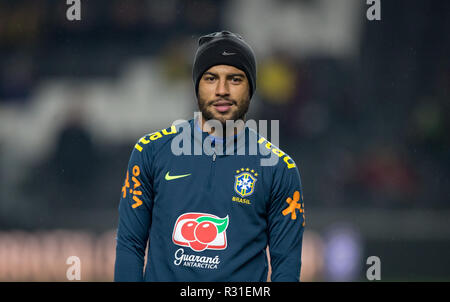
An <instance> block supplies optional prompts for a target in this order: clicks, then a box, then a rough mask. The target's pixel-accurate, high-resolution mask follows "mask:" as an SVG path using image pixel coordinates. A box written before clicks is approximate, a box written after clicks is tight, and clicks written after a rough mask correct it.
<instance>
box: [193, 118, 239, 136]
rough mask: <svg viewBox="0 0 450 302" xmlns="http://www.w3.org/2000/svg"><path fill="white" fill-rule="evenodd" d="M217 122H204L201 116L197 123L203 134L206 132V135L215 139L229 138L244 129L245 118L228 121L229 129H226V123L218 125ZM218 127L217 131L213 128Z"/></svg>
mask: <svg viewBox="0 0 450 302" xmlns="http://www.w3.org/2000/svg"><path fill="white" fill-rule="evenodd" d="M217 122H218V121H217V120H214V122H211V121H210V120H208V121H207V120H205V119H204V118H203V116H200V117H199V123H200V128H201V129H202V131H203V132H208V134H210V135H212V136H215V137H221V138H223V137H230V136H235V135H237V134H238V133H240V132H241V131H242V130H243V129H244V128H245V116H244V117H243V118H242V119H241V120H237V121H230V122H229V123H230V125H229V126H230V127H228V128H227V127H226V125H227V123H225V124H222V123H220V125H218V123H217ZM215 125H216V127H218V129H217V130H216V129H215V127H214V126H215Z"/></svg>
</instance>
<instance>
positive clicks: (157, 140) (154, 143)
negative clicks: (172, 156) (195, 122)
mask: <svg viewBox="0 0 450 302" xmlns="http://www.w3.org/2000/svg"><path fill="white" fill-rule="evenodd" d="M183 126H184V123H179V124H176V125H175V124H172V125H170V126H169V127H167V128H164V129H160V130H158V131H154V132H151V133H148V134H145V135H144V136H142V137H141V138H140V139H138V141H137V142H136V144H135V146H134V149H136V150H137V151H139V152H144V151H146V152H149V151H150V150H158V149H160V148H162V146H164V145H165V144H166V143H168V142H170V141H171V140H172V139H173V138H174V137H175V136H176V135H177V134H178V133H179V132H180V129H182V127H183Z"/></svg>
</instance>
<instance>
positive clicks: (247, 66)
mask: <svg viewBox="0 0 450 302" xmlns="http://www.w3.org/2000/svg"><path fill="white" fill-rule="evenodd" d="M215 65H230V66H234V67H236V68H238V69H240V70H242V71H244V72H245V74H246V76H247V78H248V83H249V86H250V98H251V97H252V95H253V92H254V91H255V89H256V59H255V55H254V53H253V50H252V49H251V47H250V45H248V44H247V43H246V42H245V41H244V39H243V38H242V37H241V36H239V35H237V34H235V33H232V32H229V31H221V32H215V33H211V34H208V35H205V36H202V37H200V39H199V40H198V49H197V53H196V54H195V59H194V66H193V69H192V77H193V80H194V85H195V93H196V95H198V83H199V82H200V79H201V77H202V75H203V74H204V73H205V72H206V71H207V70H208V69H209V68H211V67H212V66H215Z"/></svg>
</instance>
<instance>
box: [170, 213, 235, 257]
mask: <svg viewBox="0 0 450 302" xmlns="http://www.w3.org/2000/svg"><path fill="white" fill-rule="evenodd" d="M227 227H228V215H227V216H226V217H225V218H219V217H217V216H215V215H212V214H205V213H185V214H183V215H180V216H179V217H178V219H177V222H176V223H175V227H174V228H173V235H172V241H173V243H175V244H176V245H181V246H188V247H190V248H191V249H192V250H194V251H196V252H201V251H204V250H206V249H211V250H223V249H225V248H226V247H227V236H226V232H225V231H226V229H227Z"/></svg>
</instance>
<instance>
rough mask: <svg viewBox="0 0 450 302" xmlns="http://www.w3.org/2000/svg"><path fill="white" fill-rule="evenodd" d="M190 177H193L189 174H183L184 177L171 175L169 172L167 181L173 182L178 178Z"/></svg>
mask: <svg viewBox="0 0 450 302" xmlns="http://www.w3.org/2000/svg"><path fill="white" fill-rule="evenodd" d="M189 175H191V174H190V173H189V174H183V175H169V172H167V173H166V177H165V179H166V180H173V179H177V178H182V177H186V176H189Z"/></svg>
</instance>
